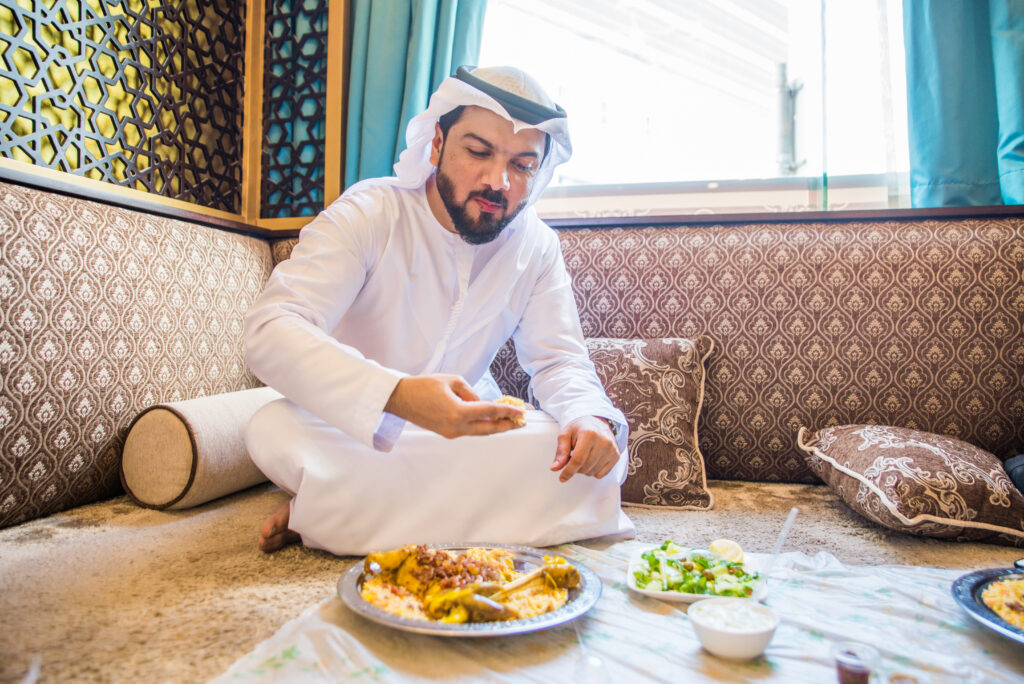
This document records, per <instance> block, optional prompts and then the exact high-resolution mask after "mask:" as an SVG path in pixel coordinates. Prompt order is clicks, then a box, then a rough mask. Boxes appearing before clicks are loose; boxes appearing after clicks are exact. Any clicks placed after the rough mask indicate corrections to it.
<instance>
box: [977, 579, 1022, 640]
mask: <svg viewBox="0 0 1024 684" xmlns="http://www.w3.org/2000/svg"><path fill="white" fill-rule="evenodd" d="M981 600H982V601H984V602H985V605H986V606H988V607H989V608H990V609H992V611H993V612H995V614H996V615H998V616H999V617H1001V618H1002V619H1003V620H1006V622H1008V623H1009V624H1011V625H1013V626H1014V627H1016V628H1017V629H1022V630H1024V579H1012V580H1000V581H998V582H992V583H991V584H989V585H988V586H987V587H985V590H984V591H982V592H981Z"/></svg>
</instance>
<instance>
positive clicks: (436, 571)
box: [359, 545, 580, 623]
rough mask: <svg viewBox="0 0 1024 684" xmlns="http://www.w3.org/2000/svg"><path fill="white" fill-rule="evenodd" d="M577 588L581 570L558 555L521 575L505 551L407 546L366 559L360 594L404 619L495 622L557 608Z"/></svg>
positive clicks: (484, 548)
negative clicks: (571, 590) (572, 589)
mask: <svg viewBox="0 0 1024 684" xmlns="http://www.w3.org/2000/svg"><path fill="white" fill-rule="evenodd" d="M579 584H580V575H579V571H578V570H577V569H576V568H575V567H573V566H572V565H571V564H569V563H567V562H566V561H565V560H564V559H562V558H558V557H551V556H545V558H544V563H543V565H541V566H540V567H537V568H533V569H532V570H530V571H529V572H520V571H518V570H516V569H515V562H514V557H513V555H512V553H511V552H509V551H507V550H505V549H500V548H490V547H473V548H469V549H463V550H461V552H459V551H454V550H450V549H432V548H430V547H429V546H425V545H421V546H415V545H408V546H403V547H401V548H398V549H394V550H392V551H386V552H382V553H373V554H370V555H369V556H367V557H366V560H365V562H364V573H363V577H362V581H361V583H360V587H359V592H360V595H361V596H362V598H363V600H365V601H366V602H367V603H370V604H371V605H374V606H376V607H378V608H380V609H381V610H384V611H386V612H388V613H391V614H393V615H398V616H400V617H403V618H408V619H412V620H434V621H439V622H447V623H463V622H492V621H501V620H517V619H525V618H530V617H535V616H537V615H542V614H544V613H548V612H551V611H553V610H557V609H558V608H561V607H562V606H564V605H565V604H566V602H567V601H568V599H569V590H570V589H571V588H574V587H577V586H579Z"/></svg>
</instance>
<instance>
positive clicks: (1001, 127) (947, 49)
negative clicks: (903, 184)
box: [903, 0, 1024, 207]
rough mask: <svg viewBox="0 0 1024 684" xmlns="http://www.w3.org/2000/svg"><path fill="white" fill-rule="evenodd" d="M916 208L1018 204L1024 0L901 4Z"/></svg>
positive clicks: (1023, 172)
mask: <svg viewBox="0 0 1024 684" xmlns="http://www.w3.org/2000/svg"><path fill="white" fill-rule="evenodd" d="M903 33H904V42H905V45H906V56H907V117H908V123H909V141H910V190H911V200H912V203H913V205H914V206H915V207H938V206H964V205H991V204H1022V203H1024V0H904V2H903Z"/></svg>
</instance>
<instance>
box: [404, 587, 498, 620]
mask: <svg viewBox="0 0 1024 684" xmlns="http://www.w3.org/2000/svg"><path fill="white" fill-rule="evenodd" d="M484 591H493V585H488V584H486V583H478V584H471V585H469V586H467V587H462V588H461V589H451V590H449V591H445V592H442V593H440V594H437V595H435V596H433V597H432V598H429V599H427V601H426V602H425V603H424V606H423V608H424V611H425V612H426V613H427V616H428V617H430V618H431V619H434V620H440V621H441V622H456V623H462V622H495V621H498V620H515V619H516V617H518V616H517V614H516V612H515V611H514V610H512V609H511V608H509V607H508V606H504V605H502V604H500V603H498V602H497V601H494V600H492V599H490V598H488V597H487V596H485V595H484V594H483V593H481V592H484Z"/></svg>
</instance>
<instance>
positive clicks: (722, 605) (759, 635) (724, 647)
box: [686, 598, 779, 660]
mask: <svg viewBox="0 0 1024 684" xmlns="http://www.w3.org/2000/svg"><path fill="white" fill-rule="evenodd" d="M686 614H687V615H688V616H689V618H690V622H691V623H693V631H694V632H696V633H697V638H698V639H700V643H701V645H702V646H703V647H704V648H705V649H706V650H707V651H709V652H710V653H712V654H714V655H716V656H719V657H720V658H728V659H730V660H750V659H751V658H756V657H757V656H759V655H761V654H762V653H764V649H765V648H767V646H768V642H770V641H771V640H772V636H774V634H775V629H776V628H777V627H778V626H779V616H778V615H776V614H775V613H774V612H772V610H771V609H770V608H767V607H765V606H762V605H761V604H760V603H757V602H756V601H752V600H750V599H746V598H713V599H705V600H704V601H698V602H696V603H694V604H693V605H691V606H690V608H689V610H687V611H686Z"/></svg>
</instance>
